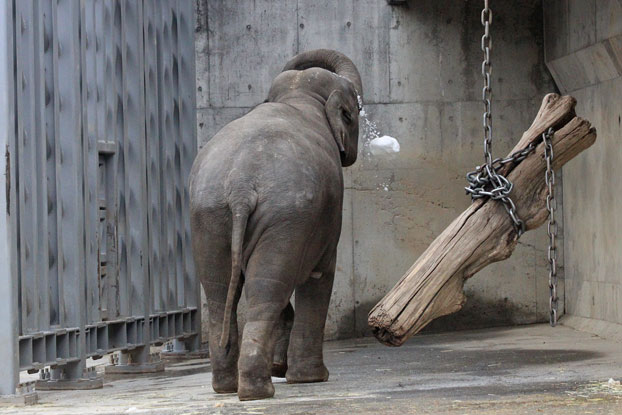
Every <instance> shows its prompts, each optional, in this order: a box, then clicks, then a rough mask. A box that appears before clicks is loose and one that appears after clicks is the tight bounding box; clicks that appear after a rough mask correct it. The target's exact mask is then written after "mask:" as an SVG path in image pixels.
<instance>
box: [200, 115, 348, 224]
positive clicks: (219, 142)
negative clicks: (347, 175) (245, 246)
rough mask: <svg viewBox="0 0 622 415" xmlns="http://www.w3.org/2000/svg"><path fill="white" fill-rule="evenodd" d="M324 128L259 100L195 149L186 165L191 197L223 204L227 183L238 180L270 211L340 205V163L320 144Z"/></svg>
mask: <svg viewBox="0 0 622 415" xmlns="http://www.w3.org/2000/svg"><path fill="white" fill-rule="evenodd" d="M325 128H326V127H325V126H324V125H323V124H321V123H315V124H314V123H305V122H301V117H300V111H299V110H297V109H296V108H293V107H291V106H288V105H283V104H274V103H267V104H262V105H259V106H258V107H256V108H255V109H253V110H252V111H251V112H249V113H248V114H246V115H244V116H243V117H241V118H238V119H236V120H234V121H232V122H230V123H229V124H227V125H226V126H225V127H223V128H222V129H221V130H220V131H219V132H218V133H216V134H215V135H214V137H213V138H212V139H211V140H210V141H208V142H207V143H206V144H205V146H204V147H203V148H202V149H201V150H200V152H199V154H198V155H197V158H196V160H195V163H194V165H193V168H192V171H191V179H190V192H191V198H197V199H201V200H203V205H204V206H206V205H211V206H213V207H214V208H217V207H220V206H223V205H226V203H227V194H228V190H229V189H230V187H231V186H232V185H234V186H235V185H240V184H241V185H242V186H243V187H248V188H252V189H254V190H255V191H256V192H257V195H258V199H259V200H258V204H259V205H266V206H270V208H271V209H273V210H274V211H275V212H279V211H281V210H284V211H287V212H288V211H291V210H292V207H294V208H296V209H302V210H310V211H311V210H314V211H317V210H318V209H321V208H322V206H321V205H322V204H324V203H323V202H326V203H329V204H335V203H338V204H339V205H340V203H341V195H342V193H343V190H342V189H343V184H342V180H343V179H342V174H341V165H340V163H339V159H338V153H337V154H335V153H331V152H330V150H331V148H328V149H327V148H326V146H325V142H326V138H325V136H323V135H325V134H327V131H326V130H325ZM332 150H334V149H332ZM235 182H238V183H235ZM287 212H281V214H284V213H287Z"/></svg>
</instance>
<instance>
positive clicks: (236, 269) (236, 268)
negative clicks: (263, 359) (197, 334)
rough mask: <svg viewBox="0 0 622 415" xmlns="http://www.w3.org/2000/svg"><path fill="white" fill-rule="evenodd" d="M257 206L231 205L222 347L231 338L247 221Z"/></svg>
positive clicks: (245, 204) (246, 204)
mask: <svg viewBox="0 0 622 415" xmlns="http://www.w3.org/2000/svg"><path fill="white" fill-rule="evenodd" d="M254 208H255V206H254V204H253V206H250V204H248V203H240V204H239V205H236V206H232V207H231V218H232V220H231V222H232V226H231V228H232V229H231V280H230V281H229V290H228V291H227V302H226V305H225V313H224V314H225V315H224V317H223V323H222V336H221V337H220V347H225V346H226V345H227V342H228V340H229V328H230V325H231V311H232V309H233V300H234V298H235V293H236V291H237V289H238V284H239V283H240V274H242V247H243V244H244V233H245V231H246V223H247V222H248V217H249V215H250V213H251V212H252V211H253V210H254Z"/></svg>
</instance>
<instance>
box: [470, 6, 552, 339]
mask: <svg viewBox="0 0 622 415" xmlns="http://www.w3.org/2000/svg"><path fill="white" fill-rule="evenodd" d="M481 22H482V26H484V35H483V36H482V44H481V48H482V52H484V61H483V62H482V76H483V77H484V88H483V89H482V101H484V116H483V120H482V121H483V125H484V164H483V165H482V166H477V167H476V168H475V170H474V171H472V172H469V173H467V175H466V179H467V181H468V183H469V186H468V187H465V190H466V191H467V194H470V195H471V199H472V200H475V199H479V198H482V197H489V198H491V199H493V200H499V201H501V202H502V203H503V206H504V207H505V210H506V211H507V212H508V214H509V215H510V218H511V219H512V224H513V225H514V228H515V230H516V233H517V234H518V237H520V236H521V235H522V234H523V233H525V223H524V222H523V221H522V220H521V219H520V218H519V217H518V215H517V213H516V205H514V202H513V201H512V199H511V198H510V196H509V195H510V192H511V191H512V187H513V185H512V182H510V181H509V180H508V179H507V178H506V177H504V176H503V175H502V174H499V173H498V172H497V169H498V168H499V167H501V166H503V165H505V164H507V163H518V162H520V161H521V160H523V159H524V158H525V157H527V156H528V155H529V154H530V153H531V152H532V151H533V150H534V149H535V148H536V143H535V142H533V143H531V144H529V145H528V146H527V147H526V148H525V149H523V150H520V151H517V152H515V153H512V154H511V155H510V156H508V157H506V158H496V159H493V158H492V115H491V113H492V108H491V107H492V105H491V101H492V87H491V85H490V72H491V70H492V63H491V60H490V49H491V38H490V26H491V24H492V11H491V10H490V7H489V0H484V9H483V10H482V15H481ZM553 133H554V131H553V129H552V128H549V129H548V131H546V132H544V133H543V134H542V141H543V142H544V157H545V159H546V173H545V176H544V180H545V182H546V186H547V196H546V209H547V211H548V213H549V222H548V226H547V232H548V235H549V248H548V261H549V294H550V297H549V306H550V323H551V326H553V327H554V326H555V325H556V324H557V303H558V296H557V221H556V220H555V212H556V210H557V201H556V200H555V173H554V171H553V142H552V138H553Z"/></svg>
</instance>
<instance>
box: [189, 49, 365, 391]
mask: <svg viewBox="0 0 622 415" xmlns="http://www.w3.org/2000/svg"><path fill="white" fill-rule="evenodd" d="M362 94H363V90H362V85H361V79H360V75H359V73H358V70H357V69H356V67H355V66H354V64H353V63H352V61H351V60H350V59H348V58H347V57H346V56H344V55H343V54H341V53H339V52H336V51H332V50H325V49H319V50H313V51H309V52H305V53H301V54H299V55H297V56H296V57H294V58H293V59H292V60H291V61H289V62H288V63H287V65H285V68H284V69H283V71H282V72H281V73H280V74H279V75H278V76H277V77H276V78H275V80H274V82H273V84H272V86H271V88H270V92H269V94H268V98H267V99H266V101H265V102H264V103H262V104H260V105H258V106H257V107H255V108H253V109H252V110H251V111H250V112H249V113H248V114H246V115H245V116H243V117H241V118H239V119H237V120H235V121H233V122H231V123H229V124H227V125H226V126H225V127H224V128H223V129H222V130H220V131H219V132H218V133H217V134H216V135H215V136H214V137H213V138H212V139H211V140H210V141H209V142H208V143H207V144H206V145H205V146H204V147H203V149H202V150H201V151H200V152H199V154H198V155H197V158H196V160H195V162H194V165H193V167H192V171H191V173H190V209H191V229H192V245H193V253H194V258H195V262H196V269H197V274H198V277H199V278H200V280H201V283H202V284H203V287H204V290H205V294H206V296H207V303H208V311H209V347H210V353H211V362H212V374H213V378H212V386H213V388H214V390H215V391H216V392H220V393H232V392H236V391H237V393H238V396H239V398H240V400H251V399H262V398H268V397H272V396H273V395H274V386H273V385H272V382H271V378H270V376H271V374H273V375H275V376H283V375H284V376H285V377H286V379H287V381H288V382H290V383H300V382H323V381H326V380H327V379H328V370H327V369H326V367H325V366H324V362H323V357H322V342H323V336H324V325H325V323H326V314H327V310H328V304H329V300H330V295H331V291H332V286H333V277H334V274H335V261H336V251H337V243H338V241H339V235H340V231H341V216H342V212H341V210H342V202H343V174H342V170H341V168H342V166H350V165H351V164H353V163H354V162H355V161H356V157H357V149H358V119H359V116H358V114H359V111H360V109H361V107H360V105H361V104H360V103H361V102H362V101H361V98H360V97H361V96H362ZM243 284H245V289H246V291H245V292H246V300H247V307H248V311H247V322H246V325H245V326H244V330H243V335H242V340H241V342H239V341H238V327H237V316H236V310H237V303H238V300H239V298H240V295H241V291H242V285H243ZM294 290H295V292H296V294H295V295H296V297H295V305H296V311H295V315H294V309H293V307H292V305H291V304H290V302H289V300H290V297H291V295H292V293H293V292H294Z"/></svg>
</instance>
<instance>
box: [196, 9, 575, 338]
mask: <svg viewBox="0 0 622 415" xmlns="http://www.w3.org/2000/svg"><path fill="white" fill-rule="evenodd" d="M197 7H198V10H199V13H198V17H199V24H198V27H197V43H196V46H197V77H198V79H197V86H198V91H197V97H198V99H197V101H198V132H199V141H200V142H201V143H204V142H206V141H207V140H209V139H210V137H211V136H212V135H213V134H214V133H215V132H217V131H218V130H219V129H220V128H221V127H222V126H223V125H225V124H226V123H227V122H229V121H231V120H233V119H234V118H236V117H239V116H241V115H243V114H245V113H246V112H247V111H248V110H249V109H250V108H251V107H252V106H254V105H256V104H258V103H260V102H261V101H262V100H264V99H265V97H266V94H267V91H268V89H269V87H270V82H271V80H272V78H274V77H275V76H276V75H277V74H278V73H279V71H280V69H281V68H282V67H283V65H284V63H285V62H286V61H287V60H288V59H289V58H290V57H292V56H293V55H295V54H296V53H298V52H299V51H304V50H307V49H314V48H321V47H325V48H334V49H337V50H339V51H341V52H343V53H345V54H346V55H348V56H349V57H350V58H351V59H352V60H353V61H354V62H355V63H356V65H357V66H358V68H359V70H360V72H361V74H362V77H363V85H364V89H365V110H366V112H367V113H368V114H369V118H370V119H371V120H373V121H375V122H376V123H377V124H378V127H379V129H380V132H381V133H382V134H388V135H392V136H394V137H396V138H398V140H399V141H400V143H401V145H402V151H401V153H399V155H398V156H397V157H395V158H394V159H392V160H387V159H380V158H365V157H361V158H360V160H359V162H357V164H355V165H354V166H353V167H351V168H348V169H346V173H345V176H346V190H345V208H344V226H343V231H342V237H341V242H340V247H339V260H338V261H339V262H338V270H337V278H336V282H335V288H334V292H333V297H332V303H331V308H330V312H329V318H328V324H327V336H328V337H329V338H335V337H347V336H352V335H361V334H366V333H367V313H368V311H369V310H370V308H371V307H372V306H373V305H374V304H375V303H376V302H377V301H378V300H379V299H380V298H381V297H382V296H383V295H384V294H385V293H386V292H387V291H388V290H389V289H390V288H391V287H392V286H393V285H394V284H395V282H397V280H398V279H399V278H400V277H401V276H402V275H403V273H404V272H405V271H406V270H407V268H408V267H409V266H410V265H411V264H412V263H413V262H414V260H415V259H416V258H417V257H418V256H419V255H420V254H421V253H422V252H423V250H424V249H425V248H426V247H427V245H428V244H429V243H430V242H431V241H432V240H433V239H434V237H435V236H436V235H438V233H440V232H441V230H442V229H444V227H445V226H446V225H448V224H449V223H450V222H451V221H452V220H453V219H454V217H455V216H456V215H458V213H460V212H461V211H462V210H463V209H465V208H466V207H467V206H468V205H469V203H470V200H469V198H468V197H467V196H465V192H464V190H463V187H464V185H465V180H464V174H465V173H466V172H467V171H469V170H472V168H473V167H474V166H475V165H476V164H479V163H481V161H482V138H481V137H482V128H481V118H482V116H481V113H482V109H483V104H482V103H481V101H480V97H481V85H482V80H481V75H480V67H481V59H482V52H481V51H480V49H479V45H480V37H481V34H482V27H481V24H480V7H481V2H480V1H455V0H440V1H439V0H416V1H415V0H413V1H411V2H410V6H409V7H391V6H388V5H387V3H386V1H384V0H340V1H333V0H298V1H291V2H290V1H288V2H284V1H278V0H253V1H251V0H248V1H227V2H225V1H206V0H199V1H198V3H197ZM495 7H496V8H495V9H494V20H493V26H492V35H493V45H494V50H493V58H492V59H493V62H494V68H493V89H494V94H493V96H494V105H493V108H494V109H493V111H494V116H493V122H494V125H495V143H494V146H493V147H494V152H495V154H496V155H505V154H507V152H508V151H509V150H510V149H511V147H512V146H513V145H514V143H515V142H516V141H517V140H518V139H519V138H520V135H521V134H522V132H523V131H524V130H525V129H526V128H527V127H528V126H529V124H530V123H531V121H532V119H533V117H534V115H535V114H536V112H537V109H538V108H539V105H540V102H541V99H542V96H543V95H544V94H545V93H547V92H550V91H553V90H554V85H553V83H552V80H551V78H550V76H549V75H548V72H547V70H546V68H545V65H544V57H543V54H542V42H543V34H542V6H541V3H540V2H539V1H535V0H533V1H511V2H497V3H496V5H495ZM361 140H362V141H363V140H364V138H361ZM385 187H386V189H387V190H385ZM545 247H546V238H545V232H544V231H543V230H538V231H534V232H530V233H529V234H526V235H525V236H524V237H523V238H522V239H521V241H520V242H519V245H518V247H517V249H516V251H515V253H514V255H513V256H512V257H511V258H510V259H509V260H507V261H505V262H503V263H499V264H495V265H492V266H490V267H488V268H487V269H485V270H484V271H482V272H481V273H480V274H478V275H477V276H476V277H475V278H473V279H472V280H470V281H468V282H467V284H466V292H467V296H468V302H467V305H466V306H465V307H464V309H463V310H462V311H461V312H459V313H457V314H456V315H454V316H450V317H446V318H444V319H441V320H440V321H437V322H435V323H434V324H433V325H434V326H436V328H462V327H476V326H486V325H494V324H506V323H530V322H535V321H541V320H545V319H547V318H548V317H547V316H548V314H547V313H548V311H547V310H548V291H547V290H548V288H547V271H546V265H547V262H546V254H545ZM562 287H563V281H562ZM561 291H562V292H563V289H562V290H561Z"/></svg>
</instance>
